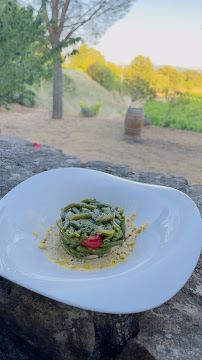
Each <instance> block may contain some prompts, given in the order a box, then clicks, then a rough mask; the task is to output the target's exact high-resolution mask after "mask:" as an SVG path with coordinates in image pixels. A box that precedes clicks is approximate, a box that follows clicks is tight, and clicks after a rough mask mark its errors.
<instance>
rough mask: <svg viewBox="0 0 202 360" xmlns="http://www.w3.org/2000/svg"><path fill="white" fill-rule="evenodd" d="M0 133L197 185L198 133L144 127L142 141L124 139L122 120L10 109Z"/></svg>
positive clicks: (201, 164)
mask: <svg viewBox="0 0 202 360" xmlns="http://www.w3.org/2000/svg"><path fill="white" fill-rule="evenodd" d="M0 130H1V133H2V134H6V135H11V136H15V137H21V138H24V139H27V140H31V141H33V142H38V143H40V144H47V145H51V146H55V147H57V148H59V149H62V151H63V152H64V153H67V154H69V155H75V156H78V157H79V158H80V159H81V161H82V162H87V161H90V160H103V161H109V162H113V163H117V164H125V165H130V166H131V167H132V168H133V170H134V172H139V171H154V172H163V173H170V174H175V175H181V176H185V177H186V178H187V179H188V181H189V184H190V185H191V184H199V183H202V134H201V133H200V134H199V133H194V132H191V131H185V130H177V129H166V128H160V127H153V126H149V127H145V128H144V130H143V132H142V136H141V140H139V141H137V140H134V139H133V138H131V137H126V136H125V135H124V121H123V120H122V121H121V120H117V121H115V120H113V121H112V120H111V121H110V120H103V119H97V118H89V119H87V118H85V119H84V118H79V117H75V116H65V117H64V119H63V120H52V119H51V114H50V113H49V112H47V111H42V110H39V109H27V108H23V107H20V106H17V105H16V106H14V107H13V110H12V111H10V112H7V111H5V110H3V111H2V110H1V112H0Z"/></svg>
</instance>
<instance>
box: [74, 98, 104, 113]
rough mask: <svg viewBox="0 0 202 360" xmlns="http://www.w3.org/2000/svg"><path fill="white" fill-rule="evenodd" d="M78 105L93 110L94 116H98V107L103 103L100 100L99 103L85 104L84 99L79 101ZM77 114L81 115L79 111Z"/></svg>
mask: <svg viewBox="0 0 202 360" xmlns="http://www.w3.org/2000/svg"><path fill="white" fill-rule="evenodd" d="M79 105H80V107H81V109H82V108H89V109H91V110H92V111H93V114H94V116H98V114H99V112H100V109H101V107H102V106H103V105H104V103H103V102H100V103H95V104H94V105H91V106H88V105H86V103H85V102H84V101H80V102H79ZM79 115H81V113H79Z"/></svg>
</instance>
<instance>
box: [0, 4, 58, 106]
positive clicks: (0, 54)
mask: <svg viewBox="0 0 202 360" xmlns="http://www.w3.org/2000/svg"><path fill="white" fill-rule="evenodd" d="M33 12H34V10H33V8H32V7H31V6H28V7H19V5H18V3H17V2H16V1H15V0H4V1H1V3H0V106H1V105H2V104H4V105H5V106H6V105H7V102H8V101H9V99H12V97H13V95H14V94H15V93H16V92H18V93H20V92H21V93H22V92H24V91H25V86H26V84H28V85H32V84H33V83H39V82H40V80H41V78H42V77H45V78H48V77H50V76H53V59H54V54H55V53H54V52H53V51H52V50H50V49H48V47H47V39H46V37H45V33H46V27H45V26H44V18H43V14H42V13H41V12H39V13H38V15H37V16H36V18H34V16H33ZM56 50H57V49H55V52H56ZM57 51H59V49H58V50H57Z"/></svg>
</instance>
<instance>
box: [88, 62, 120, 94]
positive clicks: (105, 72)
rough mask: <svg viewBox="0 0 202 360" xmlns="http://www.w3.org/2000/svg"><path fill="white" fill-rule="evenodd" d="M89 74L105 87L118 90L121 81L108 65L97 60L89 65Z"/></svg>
mask: <svg viewBox="0 0 202 360" xmlns="http://www.w3.org/2000/svg"><path fill="white" fill-rule="evenodd" d="M87 74H88V75H89V76H90V77H91V78H92V79H93V80H95V81H97V82H98V84H100V85H101V86H103V87H104V88H105V89H107V90H118V87H119V84H120V81H118V78H117V76H116V75H115V74H113V72H112V71H111V70H110V69H109V68H108V67H107V66H105V65H101V64H99V63H98V62H96V63H94V64H92V65H90V66H89V67H88V69H87Z"/></svg>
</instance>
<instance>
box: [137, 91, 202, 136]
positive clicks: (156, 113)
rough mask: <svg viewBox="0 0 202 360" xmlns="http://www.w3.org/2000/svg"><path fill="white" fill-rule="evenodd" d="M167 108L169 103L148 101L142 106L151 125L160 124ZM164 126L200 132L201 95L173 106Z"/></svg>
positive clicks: (201, 130)
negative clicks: (194, 99) (196, 98)
mask: <svg viewBox="0 0 202 360" xmlns="http://www.w3.org/2000/svg"><path fill="white" fill-rule="evenodd" d="M200 99H201V100H200ZM168 109H169V103H165V102H162V101H156V100H152V101H148V102H147V103H146V104H145V108H144V110H145V117H146V118H147V119H151V122H152V125H156V126H161V125H162V124H163V121H164V118H165V116H166V113H167V112H168ZM164 126H165V127H174V128H177V129H186V130H192V131H196V132H202V97H201V98H200V97H199V99H198V101H192V100H190V102H189V103H188V104H185V105H183V104H181V105H178V106H177V107H175V108H173V110H172V111H171V112H170V114H169V115H168V117H167V120H166V122H165V124H164Z"/></svg>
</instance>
